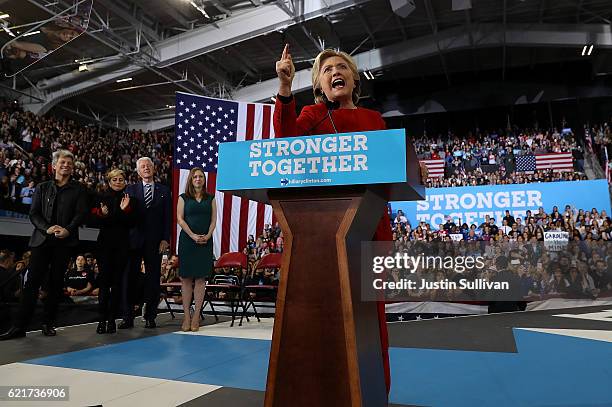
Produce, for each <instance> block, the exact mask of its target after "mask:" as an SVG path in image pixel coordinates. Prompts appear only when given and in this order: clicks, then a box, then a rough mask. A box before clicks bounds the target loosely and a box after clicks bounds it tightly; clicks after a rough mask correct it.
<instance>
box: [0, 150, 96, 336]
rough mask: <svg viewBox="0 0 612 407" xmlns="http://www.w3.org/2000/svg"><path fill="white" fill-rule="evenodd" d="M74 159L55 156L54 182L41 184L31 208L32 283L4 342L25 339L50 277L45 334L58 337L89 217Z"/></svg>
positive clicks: (67, 153)
mask: <svg viewBox="0 0 612 407" xmlns="http://www.w3.org/2000/svg"><path fill="white" fill-rule="evenodd" d="M73 169H74V156H73V155H72V153H71V152H70V151H67V150H58V151H56V152H54V153H53V171H54V179H53V180H52V181H47V182H43V183H42V184H39V185H38V186H37V188H36V192H35V193H34V198H33V201H32V207H31V208H30V221H31V222H32V224H33V225H34V232H33V233H32V237H31V238H30V247H31V248H32V256H31V258H30V267H29V268H30V272H29V274H28V280H27V282H26V284H25V287H24V288H23V292H22V294H21V305H20V307H19V314H18V317H17V320H16V321H15V323H14V325H13V327H12V328H11V329H9V331H8V332H5V333H4V334H3V335H0V340H4V339H12V338H21V337H24V336H25V330H26V328H27V326H28V324H29V323H30V320H31V319H32V315H33V313H34V309H35V307H36V301H37V300H38V291H39V289H40V286H41V284H42V283H43V281H44V278H45V277H46V276H47V275H48V276H49V278H48V280H47V281H48V283H47V284H48V286H47V299H46V301H45V304H44V317H43V324H42V333H43V334H44V335H45V336H55V335H56V331H55V328H54V325H55V317H56V314H57V306H58V303H59V300H60V298H61V295H62V288H63V285H64V274H65V273H66V269H67V268H68V260H69V258H70V254H71V252H72V250H74V248H75V247H76V246H77V245H78V243H79V226H80V225H81V223H82V222H83V220H84V218H85V216H86V214H87V209H88V208H87V198H86V196H87V194H86V193H85V190H84V188H83V187H82V186H81V184H79V183H78V182H76V181H74V180H73V179H72V178H71V177H72V171H73Z"/></svg>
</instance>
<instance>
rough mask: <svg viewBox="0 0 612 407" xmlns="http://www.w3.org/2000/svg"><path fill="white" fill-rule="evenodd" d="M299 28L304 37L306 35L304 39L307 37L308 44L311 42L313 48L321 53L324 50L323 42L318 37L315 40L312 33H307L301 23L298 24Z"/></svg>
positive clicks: (306, 29)
mask: <svg viewBox="0 0 612 407" xmlns="http://www.w3.org/2000/svg"><path fill="white" fill-rule="evenodd" d="M299 26H300V28H301V29H302V31H303V32H304V35H306V37H308V39H309V40H310V42H312V43H313V44H314V46H315V47H316V48H317V49H318V50H319V51H323V49H324V48H325V47H324V44H325V40H322V39H321V38H320V37H319V38H318V39H315V37H314V36H313V35H312V33H311V32H310V31H308V28H306V26H305V25H304V24H303V23H302V24H300V25H299Z"/></svg>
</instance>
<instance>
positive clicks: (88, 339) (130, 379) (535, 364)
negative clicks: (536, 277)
mask: <svg viewBox="0 0 612 407" xmlns="http://www.w3.org/2000/svg"><path fill="white" fill-rule="evenodd" d="M137 322H138V323H137V326H136V327H135V328H134V329H131V330H127V331H119V332H118V333H117V334H115V335H97V334H96V333H95V327H96V325H95V324H85V325H79V326H72V327H65V328H61V329H59V330H58V336H57V337H55V338H47V337H44V336H42V335H41V333H40V331H36V332H30V333H28V335H27V337H26V338H24V339H21V340H13V341H8V342H0V364H1V366H0V386H20V387H24V386H25V387H27V386H37V385H38V386H40V385H61V386H69V387H70V401H69V402H39V403H34V402H25V401H18V402H12V403H11V402H7V401H0V405H2V406H11V405H14V406H43V405H44V406H58V407H59V406H64V405H65V406H79V407H82V406H96V405H103V406H134V405H141V406H179V405H180V406H231V407H247V406H249V407H251V406H261V405H262V404H263V397H264V389H265V383H266V373H267V364H268V356H269V351H270V339H271V335H272V324H273V321H272V320H271V319H265V320H263V319H262V322H261V323H258V322H256V321H255V320H254V319H251V322H250V323H247V324H246V325H245V326H243V327H238V326H234V327H230V326H229V322H228V321H227V319H226V318H223V319H222V320H221V321H220V322H219V323H216V324H214V323H212V322H214V319H213V318H212V317H208V318H207V320H206V325H205V326H203V327H202V328H201V330H200V332H198V333H182V332H180V331H179V328H180V317H179V318H177V319H175V320H172V319H171V318H170V315H169V314H163V315H160V316H159V318H158V323H159V325H160V326H159V328H157V329H155V330H145V329H143V327H142V323H141V321H137ZM389 333H390V340H391V350H390V357H391V373H392V390H391V395H390V402H391V403H392V404H390V405H392V406H436V407H437V406H466V407H468V406H469V407H474V406H479V407H485V406H495V407H505V406H512V407H515V406H544V405H545V406H548V407H551V406H564V407H567V406H582V407H586V406H599V407H603V406H612V386H610V383H612V363H611V361H612V307H611V306H599V307H582V308H570V309H562V310H546V311H531V312H521V313H509V314H496V315H478V316H472V317H455V318H444V319H434V320H418V321H409V322H395V323H389ZM296 374H299V366H296ZM324 407H327V406H324Z"/></svg>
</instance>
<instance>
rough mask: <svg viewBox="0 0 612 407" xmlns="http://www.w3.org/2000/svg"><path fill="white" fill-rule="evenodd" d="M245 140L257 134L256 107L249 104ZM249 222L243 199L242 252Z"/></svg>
mask: <svg viewBox="0 0 612 407" xmlns="http://www.w3.org/2000/svg"><path fill="white" fill-rule="evenodd" d="M245 130H246V131H245V140H247V141H248V140H253V135H254V134H255V105H254V104H252V103H249V104H248V105H247V119H246V129H245ZM248 222H249V200H248V199H244V198H241V200H240V221H239V225H240V227H239V230H240V232H239V234H238V244H237V246H238V249H237V250H241V249H242V247H243V246H244V245H245V244H246V240H247V228H248Z"/></svg>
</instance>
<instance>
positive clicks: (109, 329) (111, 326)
mask: <svg viewBox="0 0 612 407" xmlns="http://www.w3.org/2000/svg"><path fill="white" fill-rule="evenodd" d="M115 332H117V325H116V324H115V320H114V319H113V320H112V321H108V323H107V324H106V333H107V334H114V333H115Z"/></svg>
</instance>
